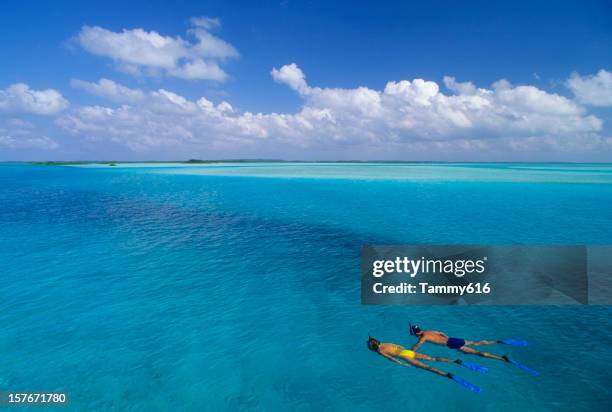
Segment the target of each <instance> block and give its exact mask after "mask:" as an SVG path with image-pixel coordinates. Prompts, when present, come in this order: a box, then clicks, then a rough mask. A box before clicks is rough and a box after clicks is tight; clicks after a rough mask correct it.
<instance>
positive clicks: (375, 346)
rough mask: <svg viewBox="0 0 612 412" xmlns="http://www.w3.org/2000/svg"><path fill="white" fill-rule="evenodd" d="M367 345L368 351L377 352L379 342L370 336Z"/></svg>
mask: <svg viewBox="0 0 612 412" xmlns="http://www.w3.org/2000/svg"><path fill="white" fill-rule="evenodd" d="M367 344H368V349H370V350H375V351H378V346H379V345H380V341H379V340H377V339H374V338H373V337H371V336H368V341H367Z"/></svg>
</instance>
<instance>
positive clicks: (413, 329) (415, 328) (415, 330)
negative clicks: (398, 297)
mask: <svg viewBox="0 0 612 412" xmlns="http://www.w3.org/2000/svg"><path fill="white" fill-rule="evenodd" d="M408 325H410V336H416V335H417V333H421V328H419V327H418V326H417V325H413V324H412V323H410V322H408Z"/></svg>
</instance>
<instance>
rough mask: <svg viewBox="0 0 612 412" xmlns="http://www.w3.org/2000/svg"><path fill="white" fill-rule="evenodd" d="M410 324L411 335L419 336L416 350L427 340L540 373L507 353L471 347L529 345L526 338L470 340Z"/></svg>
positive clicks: (415, 345)
mask: <svg viewBox="0 0 612 412" xmlns="http://www.w3.org/2000/svg"><path fill="white" fill-rule="evenodd" d="M409 325H410V335H411V336H417V337H418V338H419V340H418V342H417V343H415V344H414V345H413V346H412V350H413V351H416V350H417V349H419V348H420V347H421V345H422V344H424V343H426V342H431V343H434V344H436V345H443V346H446V347H448V348H450V349H458V350H460V351H461V352H464V353H469V354H471V355H477V356H482V357H484V358H491V359H497V360H501V361H504V362H508V363H511V364H513V365H515V366H517V367H518V368H520V369H523V370H524V371H526V372H529V373H531V374H532V375H538V372H536V371H534V370H533V369H531V368H530V367H528V366H525V365H523V364H520V363H519V362H517V361H515V360H513V359H510V358H509V357H508V356H506V355H502V356H499V355H494V354H492V353H489V352H481V351H478V350H476V349H474V348H470V346H480V345H494V344H497V343H499V344H504V345H512V346H527V342H526V341H524V340H518V339H506V340H479V341H470V340H465V339H461V338H452V337H449V336H448V335H446V334H444V333H442V332H438V331H435V330H425V331H423V330H421V328H420V327H418V326H416V325H412V324H409Z"/></svg>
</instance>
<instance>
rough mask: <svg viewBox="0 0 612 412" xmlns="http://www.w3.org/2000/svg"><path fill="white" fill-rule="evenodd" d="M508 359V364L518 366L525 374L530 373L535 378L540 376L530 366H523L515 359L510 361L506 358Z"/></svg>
mask: <svg viewBox="0 0 612 412" xmlns="http://www.w3.org/2000/svg"><path fill="white" fill-rule="evenodd" d="M506 359H507V360H508V362H510V363H511V364H513V365H514V366H516V367H517V368H519V369H522V370H524V371H525V372H529V373H530V374H532V375H533V376H538V375H539V374H540V373H539V372H538V371H536V370H533V369H531V368H530V367H529V366H526V365H523V364H522V363H519V362H517V361H515V360H514V359H510V358H508V357H506Z"/></svg>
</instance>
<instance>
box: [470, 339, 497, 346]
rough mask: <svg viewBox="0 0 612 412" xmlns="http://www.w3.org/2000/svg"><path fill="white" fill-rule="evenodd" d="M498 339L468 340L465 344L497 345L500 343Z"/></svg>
mask: <svg viewBox="0 0 612 412" xmlns="http://www.w3.org/2000/svg"><path fill="white" fill-rule="evenodd" d="M498 343H499V341H498V340H476V341H473V340H466V341H465V344H466V345H468V346H480V345H496V344H498Z"/></svg>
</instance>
